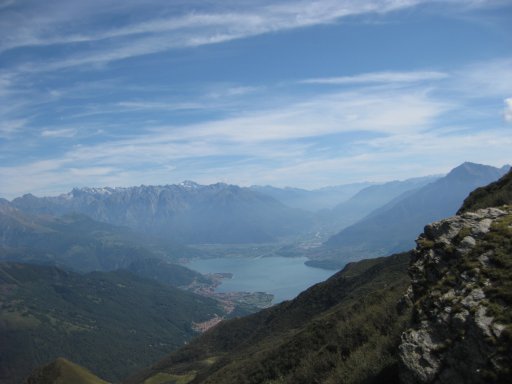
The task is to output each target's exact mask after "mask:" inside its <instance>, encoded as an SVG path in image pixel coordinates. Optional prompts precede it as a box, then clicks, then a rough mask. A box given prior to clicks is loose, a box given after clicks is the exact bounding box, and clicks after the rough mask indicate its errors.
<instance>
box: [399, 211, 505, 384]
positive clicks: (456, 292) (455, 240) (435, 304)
mask: <svg viewBox="0 0 512 384" xmlns="http://www.w3.org/2000/svg"><path fill="white" fill-rule="evenodd" d="M511 239H512V209H511V208H507V207H504V208H502V209H497V208H486V209H480V210H478V211H476V212H468V213H464V214H462V215H459V216H454V217H451V218H449V219H446V220H442V221H439V222H436V223H433V224H431V225H428V226H427V227H425V232H424V233H423V234H422V235H420V237H419V238H418V240H417V244H418V246H417V248H416V250H415V251H414V252H413V256H412V262H411V266H410V269H409V273H410V276H411V289H410V290H409V292H408V297H407V299H408V300H409V302H412V303H413V305H414V307H413V308H414V311H413V324H412V326H411V327H410V328H409V329H407V330H406V331H405V332H404V333H403V334H402V341H401V344H400V347H399V351H400V359H401V365H402V367H401V381H402V382H404V383H450V384H454V383H489V382H510V379H511V377H512V376H510V375H511V374H512V373H511V371H510V367H511V366H512V347H511V346H512V341H511V340H512V338H511V332H510V331H511V329H512V327H511V325H510V321H511V317H512V316H511V309H510V300H511V294H510V291H509V289H510V274H511V268H510V267H511V266H512V264H511V259H512V252H511V247H512V246H511V243H512V242H511ZM507 279H508V280H507Z"/></svg>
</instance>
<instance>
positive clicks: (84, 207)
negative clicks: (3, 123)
mask: <svg viewBox="0 0 512 384" xmlns="http://www.w3.org/2000/svg"><path fill="white" fill-rule="evenodd" d="M11 204H12V205H13V206H14V207H16V208H19V209H20V210H22V211H25V212H29V213H39V214H41V213H49V214H54V215H55V214H66V213H73V212H78V213H82V214H86V215H88V216H90V217H92V218H93V219H95V220H98V221H102V222H106V223H110V224H115V225H126V226H129V227H131V228H134V229H136V230H138V231H142V232H145V233H152V234H156V235H159V236H163V237H165V238H168V239H173V240H175V241H179V242H182V243H256V242H269V241H273V240H275V239H276V238H277V237H279V236H284V235H289V234H295V233H297V232H300V231H302V230H304V229H306V228H308V227H309V224H310V216H309V215H308V214H306V213H305V212H304V211H300V210H297V209H293V208H289V207H287V206H285V205H283V204H282V203H280V202H278V201H277V200H275V199H273V198H271V197H269V196H266V195H262V194H260V193H257V192H255V191H251V190H250V189H248V188H240V187H237V186H234V185H227V184H222V183H218V184H213V185H198V184H195V183H192V182H184V183H182V184H179V185H166V186H140V187H132V188H83V189H74V190H73V191H71V192H70V193H68V194H65V195H61V196H57V197H43V198H37V197H35V196H33V195H25V196H23V197H20V198H17V199H14V200H13V201H12V203H11Z"/></svg>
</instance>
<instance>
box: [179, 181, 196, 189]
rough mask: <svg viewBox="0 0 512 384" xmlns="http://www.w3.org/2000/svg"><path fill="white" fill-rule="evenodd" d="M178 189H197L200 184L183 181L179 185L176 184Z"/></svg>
mask: <svg viewBox="0 0 512 384" xmlns="http://www.w3.org/2000/svg"><path fill="white" fill-rule="evenodd" d="M178 185H179V186H180V187H183V188H187V189H198V188H200V187H201V185H200V184H198V183H196V182H195V181H191V180H184V181H182V182H181V183H179V184H178Z"/></svg>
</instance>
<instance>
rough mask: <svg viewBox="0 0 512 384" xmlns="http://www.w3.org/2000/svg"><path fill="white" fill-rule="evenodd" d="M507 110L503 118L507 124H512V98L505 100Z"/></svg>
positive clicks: (505, 109)
mask: <svg viewBox="0 0 512 384" xmlns="http://www.w3.org/2000/svg"><path fill="white" fill-rule="evenodd" d="M504 103H505V108H504V111H503V117H504V118H505V121H506V122H507V123H512V97H509V98H508V99H505V100H504Z"/></svg>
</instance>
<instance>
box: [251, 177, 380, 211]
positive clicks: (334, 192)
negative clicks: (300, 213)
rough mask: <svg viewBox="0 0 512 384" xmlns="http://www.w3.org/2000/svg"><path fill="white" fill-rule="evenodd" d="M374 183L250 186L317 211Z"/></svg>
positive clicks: (286, 202)
mask: <svg viewBox="0 0 512 384" xmlns="http://www.w3.org/2000/svg"><path fill="white" fill-rule="evenodd" d="M373 184H375V183H371V182H361V183H352V184H343V185H335V186H330V187H323V188H318V189H311V190H308V189H302V188H292V187H285V188H277V187H273V186H271V185H265V186H260V185H253V186H251V187H249V188H250V189H251V190H253V191H256V192H259V193H262V194H265V195H268V196H270V197H273V198H274V199H276V200H278V201H280V202H281V203H283V204H285V205H287V206H289V207H292V208H300V209H304V210H307V211H311V212H317V211H319V210H322V209H331V208H333V207H334V206H336V205H338V204H340V203H341V202H343V201H346V200H348V199H349V198H351V197H352V196H354V195H355V194H356V193H357V192H359V191H360V190H362V189H364V188H366V187H369V186H371V185H373Z"/></svg>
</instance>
